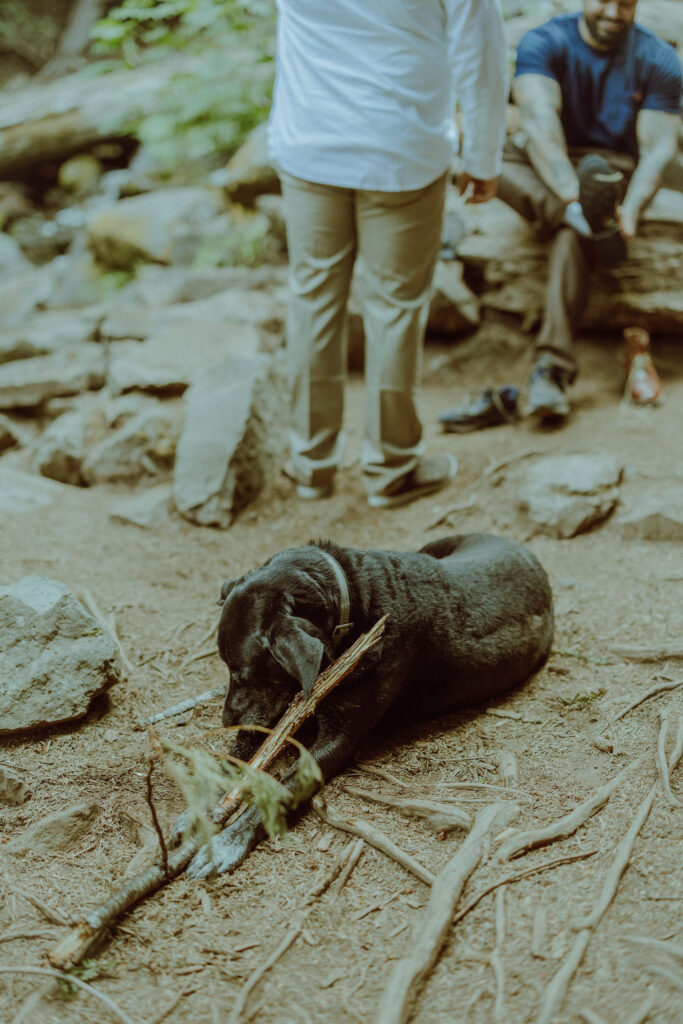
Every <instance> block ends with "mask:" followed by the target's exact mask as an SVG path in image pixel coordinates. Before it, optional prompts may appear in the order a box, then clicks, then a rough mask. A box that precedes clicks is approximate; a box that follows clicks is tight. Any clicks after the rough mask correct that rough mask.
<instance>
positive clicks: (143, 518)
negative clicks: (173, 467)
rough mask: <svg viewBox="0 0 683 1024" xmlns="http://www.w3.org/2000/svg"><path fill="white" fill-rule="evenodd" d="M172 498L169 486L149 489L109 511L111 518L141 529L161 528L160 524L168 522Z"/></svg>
mask: <svg viewBox="0 0 683 1024" xmlns="http://www.w3.org/2000/svg"><path fill="white" fill-rule="evenodd" d="M172 497H173V487H172V486H171V484H159V486H158V487H150V488H149V490H146V491H143V492H142V493H141V494H136V495H135V496H134V497H132V498H127V499H126V500H124V501H121V502H119V503H118V504H117V505H115V506H114V507H113V509H112V510H111V518H112V519H114V520H117V519H118V520H119V522H122V523H130V524H132V525H133V526H140V527H142V528H143V529H150V528H152V527H155V526H161V525H162V523H166V522H168V519H169V515H170V510H171V503H172Z"/></svg>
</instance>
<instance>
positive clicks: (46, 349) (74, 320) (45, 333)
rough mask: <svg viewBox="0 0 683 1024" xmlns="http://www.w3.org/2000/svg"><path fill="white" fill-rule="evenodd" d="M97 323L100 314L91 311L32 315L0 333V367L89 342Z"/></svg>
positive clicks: (93, 335)
mask: <svg viewBox="0 0 683 1024" xmlns="http://www.w3.org/2000/svg"><path fill="white" fill-rule="evenodd" d="M99 320H100V314H99V313H97V312H93V311H91V310H88V311H86V310H82V311H80V312H77V313H74V312H73V311H71V310H70V311H69V312H68V313H67V312H49V313H34V314H33V316H31V317H29V318H28V319H27V320H26V321H25V322H24V323H23V324H21V325H18V326H16V327H13V328H8V329H7V330H2V331H0V363H7V362H10V361H12V360H15V359H30V358H32V357H34V356H43V355H49V354H50V353H51V352H56V351H58V350H59V349H63V348H68V347H70V346H74V345H81V344H83V343H84V342H86V341H91V340H92V339H93V338H94V337H95V333H96V331H97V324H98V322H99Z"/></svg>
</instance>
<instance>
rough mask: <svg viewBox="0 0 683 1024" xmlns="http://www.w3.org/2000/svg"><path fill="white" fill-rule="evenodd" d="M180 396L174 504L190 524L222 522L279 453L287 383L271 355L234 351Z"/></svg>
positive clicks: (247, 496) (259, 482) (243, 502)
mask: <svg viewBox="0 0 683 1024" xmlns="http://www.w3.org/2000/svg"><path fill="white" fill-rule="evenodd" d="M185 400H186V405H187V416H186V420H185V428H184V430H183V433H182V436H181V438H180V441H179V443H178V453H177V458H176V466H175V474H174V481H173V497H174V500H175V504H176V507H177V508H178V511H179V512H180V513H181V515H183V516H184V517H185V518H186V519H189V520H191V521H192V522H195V523H198V524H199V525H202V526H220V527H227V526H229V525H230V523H231V522H232V519H233V516H234V515H235V513H236V512H238V511H239V509H240V508H242V507H243V506H244V505H246V504H247V503H248V502H249V501H250V500H251V499H252V498H253V497H254V496H255V495H256V494H257V493H258V492H259V490H260V489H261V487H262V486H263V482H264V479H265V476H266V473H267V472H268V471H269V469H270V468H272V463H273V459H274V457H275V456H276V455H278V454H280V453H281V452H282V450H283V446H284V431H283V424H284V423H285V422H286V417H287V400H286V388H285V387H284V382H283V380H282V377H281V375H280V372H279V370H278V367H277V364H276V361H275V360H274V359H273V358H272V357H268V356H265V355H260V356H252V357H244V356H233V357H231V358H230V359H227V360H225V361H224V362H223V363H221V364H220V365H218V366H215V367H213V368H212V369H210V370H207V371H205V372H202V373H201V374H199V375H198V376H197V377H196V378H195V380H194V382H193V384H192V386H191V387H190V388H189V390H188V391H187V392H186V395H185Z"/></svg>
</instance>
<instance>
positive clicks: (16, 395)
mask: <svg viewBox="0 0 683 1024" xmlns="http://www.w3.org/2000/svg"><path fill="white" fill-rule="evenodd" d="M105 378H106V356H105V352H104V349H103V347H102V346H101V345H97V344H95V343H93V342H88V343H87V344H85V345H78V346H76V347H74V348H71V347H69V348H66V349H60V350H59V351H58V352H54V353H52V354H51V355H47V356H36V357H35V358H33V359H18V360H15V361H14V362H11V363H6V364H4V365H2V366H0V409H30V408H34V407H35V406H39V405H42V404H43V403H44V402H46V401H48V399H50V398H58V397H60V396H64V395H78V394H80V393H81V392H82V391H90V390H93V391H94V390H96V389H98V388H101V387H102V386H103V384H104V381H105Z"/></svg>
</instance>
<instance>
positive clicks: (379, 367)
mask: <svg viewBox="0 0 683 1024" xmlns="http://www.w3.org/2000/svg"><path fill="white" fill-rule="evenodd" d="M446 179H447V176H446V175H445V174H444V175H443V176H442V177H440V178H438V179H437V180H436V181H434V182H431V184H429V185H427V186H426V187H425V188H422V189H416V190H414V191H409V192H370V191H360V190H359V191H358V193H357V197H356V218H357V232H358V251H359V267H361V268H362V275H361V281H362V293H363V322H364V326H365V387H366V419H365V437H364V441H363V445H362V450H361V465H362V470H363V478H364V482H365V487H366V490H367V491H368V493H369V494H380V493H383V492H385V491H388V490H390V488H391V484H392V483H395V481H396V480H397V479H399V478H400V477H403V476H405V475H406V474H407V473H409V472H410V471H411V470H412V469H413V468H414V467H415V464H416V462H417V458H418V455H420V454H421V452H422V450H423V447H422V440H421V439H422V426H421V423H420V420H419V417H418V413H417V408H416V395H417V388H418V383H419V374H420V367H421V354H422V344H423V341H424V333H425V327H426V325H427V316H428V313H429V292H430V287H431V282H432V275H433V273H434V266H435V264H436V259H437V256H438V252H439V246H440V241H441V224H442V219H443V208H444V199H445V194H446Z"/></svg>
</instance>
